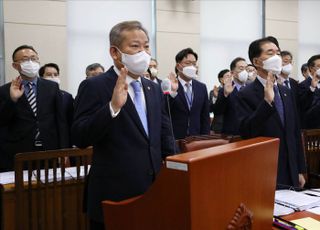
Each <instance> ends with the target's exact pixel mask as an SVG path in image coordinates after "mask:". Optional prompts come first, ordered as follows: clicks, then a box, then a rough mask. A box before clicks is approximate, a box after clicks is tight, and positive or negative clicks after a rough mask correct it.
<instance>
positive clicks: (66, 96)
mask: <svg viewBox="0 0 320 230" xmlns="http://www.w3.org/2000/svg"><path fill="white" fill-rule="evenodd" d="M60 92H61V95H62V107H63V111H64V112H65V116H66V121H67V125H68V127H69V129H68V130H69V133H70V130H71V126H72V120H73V110H74V109H73V103H74V99H73V97H72V95H71V94H70V93H68V92H66V91H64V90H60ZM69 141H70V143H69V147H72V143H71V137H70V138H69Z"/></svg>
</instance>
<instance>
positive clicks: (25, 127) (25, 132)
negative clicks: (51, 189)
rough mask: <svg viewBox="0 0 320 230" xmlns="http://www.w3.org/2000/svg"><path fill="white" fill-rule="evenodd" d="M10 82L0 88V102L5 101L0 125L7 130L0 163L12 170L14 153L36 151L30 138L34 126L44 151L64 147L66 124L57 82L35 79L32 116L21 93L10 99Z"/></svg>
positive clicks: (66, 135) (66, 139) (32, 136)
mask: <svg viewBox="0 0 320 230" xmlns="http://www.w3.org/2000/svg"><path fill="white" fill-rule="evenodd" d="M10 85H11V83H8V84H5V85H4V86H2V87H0V101H2V100H3V101H4V102H5V104H4V105H3V106H1V108H0V126H2V127H4V128H6V129H7V132H6V136H5V139H4V145H3V151H4V154H5V155H6V159H7V160H5V161H3V160H2V159H1V161H0V162H1V163H0V164H3V165H4V167H5V168H6V169H7V170H13V160H14V155H15V154H16V153H21V152H29V151H30V152H31V151H35V150H36V149H35V147H34V138H35V135H36V132H37V125H38V127H39V131H40V140H42V142H43V148H44V149H45V150H50V149H60V148H65V147H68V143H69V133H68V127H67V124H66V119H65V115H64V113H63V109H62V98H61V94H60V90H59V87H58V84H57V83H54V82H51V81H47V80H43V79H40V78H39V79H38V83H37V117H35V116H34V113H33V111H32V110H31V107H30V105H29V102H28V100H27V98H26V96H25V94H23V95H22V96H21V97H20V98H19V100H18V102H17V103H14V102H13V101H12V100H11V98H10Z"/></svg>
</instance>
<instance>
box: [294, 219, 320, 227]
mask: <svg viewBox="0 0 320 230" xmlns="http://www.w3.org/2000/svg"><path fill="white" fill-rule="evenodd" d="M291 222H292V223H295V224H298V225H300V226H301V227H304V228H306V229H308V230H319V229H320V222H319V221H317V220H315V219H313V218H311V217H306V218H302V219H297V220H292V221H291Z"/></svg>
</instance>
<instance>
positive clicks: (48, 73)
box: [39, 63, 74, 147]
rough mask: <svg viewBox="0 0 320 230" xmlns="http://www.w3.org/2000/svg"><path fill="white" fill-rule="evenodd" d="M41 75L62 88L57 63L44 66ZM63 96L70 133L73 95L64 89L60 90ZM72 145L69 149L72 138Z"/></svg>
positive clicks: (63, 105)
mask: <svg viewBox="0 0 320 230" xmlns="http://www.w3.org/2000/svg"><path fill="white" fill-rule="evenodd" d="M39 75H40V77H41V78H43V79H46V80H49V81H53V82H56V83H57V84H58V85H59V87H60V68H59V66H58V65H57V64H55V63H48V64H45V65H43V66H42V67H41V68H40V69H39ZM60 92H61V95H62V107H63V111H64V113H65V116H66V119H67V125H68V127H69V129H68V131H69V133H70V129H71V125H72V120H73V102H74V99H73V97H72V95H71V94H70V93H68V92H66V91H64V90H62V89H60ZM69 141H70V144H69V146H68V147H72V143H71V138H69Z"/></svg>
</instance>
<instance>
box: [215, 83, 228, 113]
mask: <svg viewBox="0 0 320 230" xmlns="http://www.w3.org/2000/svg"><path fill="white" fill-rule="evenodd" d="M229 98H230V95H229V96H228V97H225V96H224V89H223V88H221V89H219V92H218V97H217V101H216V103H215V105H214V106H213V107H212V109H213V113H214V115H223V114H224V112H225V110H226V108H227V105H228V103H229Z"/></svg>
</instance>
